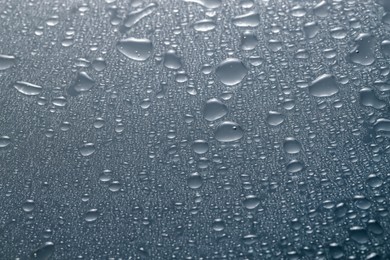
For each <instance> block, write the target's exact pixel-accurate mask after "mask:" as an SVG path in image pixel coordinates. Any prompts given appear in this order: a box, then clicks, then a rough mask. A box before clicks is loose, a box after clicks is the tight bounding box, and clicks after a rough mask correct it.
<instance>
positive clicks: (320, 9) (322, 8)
mask: <svg viewBox="0 0 390 260" xmlns="http://www.w3.org/2000/svg"><path fill="white" fill-rule="evenodd" d="M313 12H314V14H315V15H316V16H318V17H322V18H324V17H326V16H328V3H327V2H326V1H325V0H323V1H321V2H319V3H318V4H316V5H315V6H314V8H313Z"/></svg>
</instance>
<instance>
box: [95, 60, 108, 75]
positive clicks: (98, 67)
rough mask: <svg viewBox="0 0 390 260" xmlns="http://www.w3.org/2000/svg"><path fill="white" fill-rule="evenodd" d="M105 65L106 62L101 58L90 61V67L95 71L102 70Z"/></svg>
mask: <svg viewBox="0 0 390 260" xmlns="http://www.w3.org/2000/svg"><path fill="white" fill-rule="evenodd" d="M106 67H107V63H106V61H105V60H104V59H103V58H97V59H96V60H94V61H92V68H94V70H96V71H97V72H100V71H103V70H104V69H105V68H106Z"/></svg>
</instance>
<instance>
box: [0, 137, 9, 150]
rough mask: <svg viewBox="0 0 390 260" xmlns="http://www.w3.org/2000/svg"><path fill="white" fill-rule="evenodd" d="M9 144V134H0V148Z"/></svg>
mask: <svg viewBox="0 0 390 260" xmlns="http://www.w3.org/2000/svg"><path fill="white" fill-rule="evenodd" d="M10 144H11V138H10V137H9V136H6V135H3V136H0V149H1V148H6V147H7V146H8V145H10Z"/></svg>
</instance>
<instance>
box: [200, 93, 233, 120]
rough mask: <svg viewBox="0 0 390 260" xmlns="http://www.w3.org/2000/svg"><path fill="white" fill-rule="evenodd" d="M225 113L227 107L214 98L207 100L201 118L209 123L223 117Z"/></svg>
mask: <svg viewBox="0 0 390 260" xmlns="http://www.w3.org/2000/svg"><path fill="white" fill-rule="evenodd" d="M227 112H228V108H227V106H226V105H225V104H223V103H222V102H221V101H220V100H219V99H216V98H212V99H209V100H207V101H206V104H205V106H204V108H203V116H204V118H205V119H206V120H207V121H210V122H212V121H215V120H217V119H220V118H222V117H224V116H225V115H226V114H227Z"/></svg>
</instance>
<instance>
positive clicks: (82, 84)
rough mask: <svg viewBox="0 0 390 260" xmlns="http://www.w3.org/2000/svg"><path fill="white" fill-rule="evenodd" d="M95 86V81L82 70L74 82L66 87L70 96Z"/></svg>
mask: <svg viewBox="0 0 390 260" xmlns="http://www.w3.org/2000/svg"><path fill="white" fill-rule="evenodd" d="M93 86H95V81H94V80H93V79H92V78H91V77H90V76H89V75H88V74H87V73H86V72H84V71H82V72H79V73H78V74H77V78H76V80H75V81H74V83H73V84H72V85H71V86H70V87H69V88H68V94H69V95H70V96H74V97H75V96H78V95H80V94H81V93H83V92H86V91H89V90H90V89H91V88H92V87H93Z"/></svg>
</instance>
